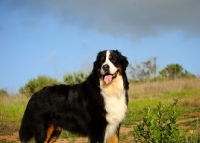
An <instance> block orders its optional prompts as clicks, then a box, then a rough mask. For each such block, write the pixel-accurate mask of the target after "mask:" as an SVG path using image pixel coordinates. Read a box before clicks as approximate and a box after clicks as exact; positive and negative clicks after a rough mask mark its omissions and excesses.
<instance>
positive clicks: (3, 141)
mask: <svg viewBox="0 0 200 143" xmlns="http://www.w3.org/2000/svg"><path fill="white" fill-rule="evenodd" d="M199 118H200V112H193V113H189V114H187V115H186V117H182V118H181V119H180V120H179V121H178V123H179V124H180V125H181V129H183V130H184V131H186V134H187V135H189V131H190V130H191V129H192V128H191V125H184V123H187V122H196V120H197V119H199ZM1 125H2V124H1ZM198 126H199V127H198V128H199V130H198V131H195V132H196V133H200V124H198ZM0 128H2V126H1V127H0ZM4 128H6V129H8V130H9V129H10V130H11V127H9V126H5V127H4ZM12 130H14V131H15V132H14V133H13V134H11V133H10V134H9V133H6V135H4V134H1V133H0V143H20V141H19V137H18V132H17V131H18V128H17V127H13V126H12ZM131 131H133V128H126V127H121V129H120V135H122V136H126V137H125V139H123V141H121V142H123V143H130V142H133V136H132V135H130V134H129V135H128V133H130V132H131ZM7 132H8V131H7ZM122 138H123V137H122ZM32 143H33V142H32ZM55 143H88V138H86V137H78V138H67V139H64V138H59V139H58V140H57V141H56V142H55Z"/></svg>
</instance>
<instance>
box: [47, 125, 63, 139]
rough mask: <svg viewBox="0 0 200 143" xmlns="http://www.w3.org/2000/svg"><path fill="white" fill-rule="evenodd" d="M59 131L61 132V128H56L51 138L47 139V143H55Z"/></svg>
mask: <svg viewBox="0 0 200 143" xmlns="http://www.w3.org/2000/svg"><path fill="white" fill-rule="evenodd" d="M61 131H62V128H60V127H56V129H55V130H54V132H53V134H52V135H51V138H50V139H49V143H53V142H55V141H56V140H57V138H58V137H59V135H60V133H61Z"/></svg>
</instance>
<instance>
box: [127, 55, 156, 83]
mask: <svg viewBox="0 0 200 143" xmlns="http://www.w3.org/2000/svg"><path fill="white" fill-rule="evenodd" d="M156 61H157V58H156V57H152V58H150V59H148V60H147V61H146V62H141V63H139V64H136V65H135V67H134V66H132V65H131V64H130V65H129V67H130V68H131V71H130V74H131V76H132V78H133V79H134V80H140V81H146V80H149V79H151V78H153V77H156V72H157V68H158V66H157V63H156Z"/></svg>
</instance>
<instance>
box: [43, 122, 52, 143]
mask: <svg viewBox="0 0 200 143" xmlns="http://www.w3.org/2000/svg"><path fill="white" fill-rule="evenodd" d="M54 129H55V127H54V126H53V125H49V127H48V129H47V133H46V140H45V141H44V143H48V142H49V139H50V137H51V135H52V133H53V132H54Z"/></svg>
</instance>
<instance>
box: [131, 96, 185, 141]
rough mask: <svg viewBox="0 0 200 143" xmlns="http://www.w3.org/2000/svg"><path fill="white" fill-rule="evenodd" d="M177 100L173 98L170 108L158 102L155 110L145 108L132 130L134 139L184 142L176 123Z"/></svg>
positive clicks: (177, 115)
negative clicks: (140, 120) (140, 119)
mask: <svg viewBox="0 0 200 143" xmlns="http://www.w3.org/2000/svg"><path fill="white" fill-rule="evenodd" d="M177 102H178V100H174V103H173V104H172V105H171V107H170V110H166V111H165V110H164V108H163V107H164V106H163V104H162V103H161V102H160V103H159V104H158V105H157V108H156V109H155V111H153V110H152V109H151V108H148V107H147V108H145V110H144V112H145V117H144V118H143V122H142V123H141V124H139V125H138V126H137V127H136V128H135V130H134V134H133V135H134V139H135V141H136V142H142V143H180V142H185V136H183V135H181V133H180V130H179V124H178V123H177V120H178V117H179V113H178V112H177V110H176V104H177Z"/></svg>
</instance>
